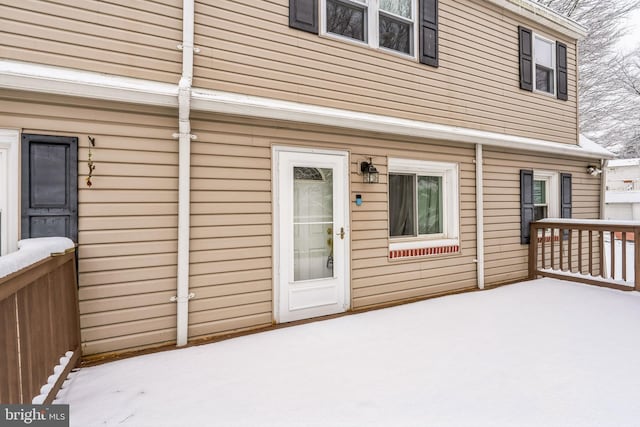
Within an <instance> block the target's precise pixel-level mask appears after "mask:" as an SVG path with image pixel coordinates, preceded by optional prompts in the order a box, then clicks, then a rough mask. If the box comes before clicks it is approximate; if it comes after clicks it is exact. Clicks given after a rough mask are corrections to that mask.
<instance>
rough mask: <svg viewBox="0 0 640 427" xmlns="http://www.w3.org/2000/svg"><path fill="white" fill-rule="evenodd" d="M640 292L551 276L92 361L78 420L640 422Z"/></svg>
mask: <svg viewBox="0 0 640 427" xmlns="http://www.w3.org/2000/svg"><path fill="white" fill-rule="evenodd" d="M639 356H640V294H638V293H637V292H626V293H625V292H620V291H614V290H609V289H602V288H597V287H591V286H586V285H580V284H574V283H568V282H561V281H556V280H551V279H541V280H536V281H533V282H525V283H520V284H517V285H512V286H506V287H502V288H499V289H494V290H490V291H485V292H475V293H468V294H461V295H455V296H449V297H444V298H438V299H431V300H427V301H423V302H418V303H414V304H409V305H404V306H399V307H394V308H389V309H384V310H377V311H371V312H367V313H362V314H358V315H353V316H345V317H341V318H337V319H333V320H327V321H321V322H315V323H310V324H305V325H300V326H295V327H292V328H284V329H278V330H274V331H270V332H265V333H260V334H254V335H248V336H244V337H240V338H235V339H231V340H227V341H222V342H219V343H214V344H209V345H203V346H199V347H191V348H186V349H182V350H175V351H167V352H163V353H156V354H150V355H146V356H139V357H135V358H131V359H126V360H121V361H117V362H112V363H107V364H104V365H100V366H95V367H91V368H84V369H81V370H80V371H79V372H77V373H75V374H73V375H74V376H73V377H72V378H71V380H70V381H68V382H67V384H66V386H65V388H64V389H63V390H62V392H61V394H60V395H59V399H58V401H57V403H69V404H70V405H71V425H72V426H98V425H99V426H104V425H106V426H116V425H117V426H120V425H122V426H225V427H226V426H251V427H259V426H323V427H327V426H367V427H368V426H421V427H423V426H429V427H431V426H456V427H458V426H473V427H478V426H492V427H499V426H508V427H515V426H518V427H522V426H536V427H539V426H545V427H554V426H563V427H564V426H567V427H568V426H580V427H588V426H616V427H623V426H638V425H639V422H640V421H638V420H640V405H639V404H638V403H637V400H638V396H640V363H638V358H639Z"/></svg>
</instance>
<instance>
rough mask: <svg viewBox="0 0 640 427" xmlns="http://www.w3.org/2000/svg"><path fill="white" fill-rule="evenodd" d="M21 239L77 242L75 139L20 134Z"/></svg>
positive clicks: (76, 159)
mask: <svg viewBox="0 0 640 427" xmlns="http://www.w3.org/2000/svg"><path fill="white" fill-rule="evenodd" d="M21 186H22V238H23V239H27V238H30V237H51V236H58V237H68V238H70V239H71V240H73V241H74V242H76V243H77V242H78V138H75V137H68V136H47V135H33V134H22V185H21Z"/></svg>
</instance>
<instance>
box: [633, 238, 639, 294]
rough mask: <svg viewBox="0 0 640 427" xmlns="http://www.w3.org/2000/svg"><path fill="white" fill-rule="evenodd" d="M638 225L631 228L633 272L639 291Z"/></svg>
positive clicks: (636, 287)
mask: <svg viewBox="0 0 640 427" xmlns="http://www.w3.org/2000/svg"><path fill="white" fill-rule="evenodd" d="M639 241H640V227H634V228H633V251H634V254H633V255H634V256H633V274H634V284H635V289H636V291H638V292H640V245H638V242H639Z"/></svg>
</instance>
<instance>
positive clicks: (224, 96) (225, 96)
mask: <svg viewBox="0 0 640 427" xmlns="http://www.w3.org/2000/svg"><path fill="white" fill-rule="evenodd" d="M191 107H192V108H193V109H194V110H200V111H210V112H215V113H223V114H235V115H241V116H250V117H260V118H265V119H275V120H286V121H294V122H302V123H310V124H317V125H326V126H337V127H343V128H349V129H358V130H364V131H370V132H381V133H387V134H394V135H403V136H414V137H419V138H429V139H436V140H444V141H455V142H467V143H470V144H483V145H487V146H493V147H501V148H511V149H519V150H528V151H537V152H545V153H552V154H560V155H566V156H573V157H584V158H592V159H602V158H612V157H614V155H613V154H612V153H610V152H608V151H607V150H604V149H603V148H601V147H600V146H597V148H594V147H583V146H581V145H570V144H561V143H557V142H551V141H544V140H540V139H533V138H523V137H520V136H514V135H505V134H500V133H495V132H486V131H480V130H475V129H468V128H462V127H455V126H448V125H440V124H436V123H428V122H423V121H417V120H408V119H401V118H397V117H389V116H381V115H376V114H367V113H360V112H356V111H349V110H339V109H335V108H327V107H320V106H316V105H309V104H301V103H297V102H289V101H280V100H276V99H269V98H261V97H255V96H248V95H240V94H235V93H228V92H218V91H213V90H207V89H197V88H194V89H193V90H192V101H191Z"/></svg>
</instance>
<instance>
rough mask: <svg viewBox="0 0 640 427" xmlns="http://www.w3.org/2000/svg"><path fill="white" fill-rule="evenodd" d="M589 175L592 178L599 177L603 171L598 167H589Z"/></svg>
mask: <svg viewBox="0 0 640 427" xmlns="http://www.w3.org/2000/svg"><path fill="white" fill-rule="evenodd" d="M587 173H588V174H589V175H591V176H598V175H600V174H601V173H602V169H600V168H598V167H597V166H589V167H587Z"/></svg>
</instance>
